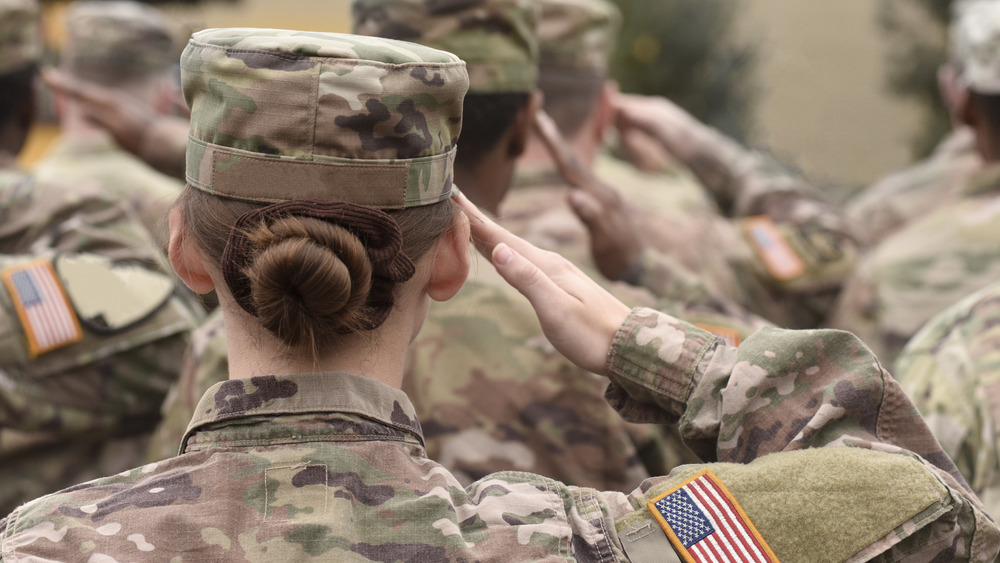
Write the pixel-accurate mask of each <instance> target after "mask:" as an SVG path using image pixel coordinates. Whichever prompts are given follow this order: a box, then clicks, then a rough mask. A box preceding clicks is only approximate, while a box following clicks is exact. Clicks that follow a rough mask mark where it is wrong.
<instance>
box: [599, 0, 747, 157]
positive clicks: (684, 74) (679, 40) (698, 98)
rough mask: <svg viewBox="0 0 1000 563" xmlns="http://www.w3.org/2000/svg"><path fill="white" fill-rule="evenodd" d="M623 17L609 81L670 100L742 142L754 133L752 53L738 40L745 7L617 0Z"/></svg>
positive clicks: (711, 1) (686, 0) (725, 1)
mask: <svg viewBox="0 0 1000 563" xmlns="http://www.w3.org/2000/svg"><path fill="white" fill-rule="evenodd" d="M614 1H615V3H616V4H617V5H618V7H619V8H620V9H621V10H622V15H623V16H624V21H623V26H622V32H621V35H620V37H619V46H618V50H617V52H616V53H615V55H614V58H613V65H612V74H613V76H614V78H615V79H617V80H618V82H619V84H620V86H621V89H622V91H624V92H631V93H638V94H660V95H664V96H667V97H669V98H670V99H672V100H674V101H675V102H676V103H678V104H679V105H680V106H681V107H683V108H685V109H686V110H688V111H689V112H691V113H692V114H694V115H695V116H697V117H698V118H699V119H701V120H702V121H705V122H706V123H708V124H710V125H712V126H714V127H717V128H719V129H721V130H722V131H724V132H726V133H728V134H730V135H731V136H734V137H736V138H739V139H745V138H746V136H747V132H748V131H750V130H751V128H752V127H753V121H752V118H753V106H754V101H755V99H756V95H757V86H756V83H755V78H754V66H755V65H754V63H755V48H754V45H752V44H746V43H739V42H738V41H737V40H736V38H735V33H734V29H735V23H736V21H737V18H738V17H739V15H740V11H741V9H742V4H743V2H742V1H741V0H614Z"/></svg>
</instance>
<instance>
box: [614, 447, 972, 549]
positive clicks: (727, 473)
mask: <svg viewBox="0 0 1000 563" xmlns="http://www.w3.org/2000/svg"><path fill="white" fill-rule="evenodd" d="M705 469H711V471H712V473H713V474H714V475H716V476H717V478H718V479H719V481H721V482H722V483H725V487H726V488H727V489H728V490H729V492H730V493H731V495H732V497H733V499H735V500H736V501H738V505H739V506H740V507H742V508H743V511H744V513H745V515H746V517H747V519H748V520H749V521H751V522H753V525H754V527H755V528H756V529H757V530H758V531H759V534H760V536H761V537H762V538H766V540H767V544H768V545H769V546H770V548H771V550H772V551H773V553H774V554H775V556H776V558H777V559H780V560H782V561H786V562H788V561H844V560H847V559H849V558H850V557H851V556H853V555H854V554H856V553H858V552H861V551H862V550H870V549H873V546H874V548H875V549H876V550H877V551H884V550H885V549H888V548H889V547H891V546H892V545H893V544H895V543H897V542H898V541H900V539H901V538H896V537H895V535H894V534H895V532H896V531H897V530H898V529H900V528H901V527H902V526H904V525H905V526H906V527H907V528H908V529H909V528H912V530H911V533H912V531H915V530H916V529H919V528H922V527H923V526H925V525H927V524H928V523H929V522H931V521H933V520H934V519H935V518H936V516H934V515H940V514H942V513H944V512H946V511H947V510H949V507H950V503H951V502H952V501H951V499H950V495H949V491H948V489H947V488H946V487H945V486H944V485H943V484H942V483H941V482H940V481H939V480H938V478H937V476H936V475H934V473H933V472H931V471H929V470H928V469H927V468H926V467H925V466H924V465H922V464H921V463H920V462H919V461H918V460H916V459H914V458H912V457H910V456H908V455H903V454H891V453H884V452H874V451H871V450H865V449H862V448H849V447H830V448H814V449H808V450H801V451H793V452H781V453H776V454H771V455H767V456H764V457H761V458H759V459H757V460H755V461H753V462H752V463H749V464H746V465H743V464H731V463H713V464H698V465H684V466H681V467H678V468H677V469H675V470H674V471H673V472H672V473H671V474H670V475H669V476H668V477H667V478H665V479H663V480H662V481H660V482H658V483H657V484H656V485H654V486H653V487H651V488H650V489H649V490H648V491H647V492H646V494H645V495H644V501H643V502H646V501H650V500H653V499H657V498H659V497H662V496H663V495H664V493H667V492H669V491H672V490H675V489H676V488H678V486H680V485H681V484H682V483H684V482H685V481H687V480H689V479H691V478H693V477H695V476H696V475H698V474H699V473H700V472H702V471H703V470H705ZM616 528H617V529H618V534H619V538H620V539H621V542H622V545H623V547H624V548H625V551H626V552H627V553H628V554H629V556H630V557H631V558H632V560H633V561H643V562H645V561H664V560H671V559H669V558H668V559H664V555H663V554H664V553H666V552H670V553H671V556H672V557H676V560H677V561H682V560H683V559H682V558H681V556H680V555H674V552H675V550H674V548H673V546H672V544H671V541H670V538H669V537H668V534H667V533H665V532H664V531H662V530H661V528H660V525H659V523H658V522H657V521H656V519H655V518H654V517H653V515H652V514H651V513H650V512H649V510H647V509H646V508H645V507H643V508H642V509H641V510H636V511H635V512H633V513H631V514H629V515H627V516H625V517H623V518H620V519H619V520H618V521H617V522H616ZM651 531H654V532H656V533H655V534H653V533H651ZM902 537H905V536H902ZM633 552H634V553H633ZM644 553H645V554H648V555H649V557H646V558H644V555H643V554H644ZM876 554H877V553H869V555H876Z"/></svg>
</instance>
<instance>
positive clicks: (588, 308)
mask: <svg viewBox="0 0 1000 563" xmlns="http://www.w3.org/2000/svg"><path fill="white" fill-rule="evenodd" d="M455 200H456V202H457V203H458V205H459V206H460V207H461V208H462V210H463V211H464V212H465V213H466V215H468V217H469V224H470V226H471V228H472V234H473V239H474V240H475V241H476V245H477V247H478V249H479V251H480V252H481V253H483V255H484V256H486V257H488V258H490V259H491V261H492V263H493V265H494V267H496V269H497V272H499V273H500V275H501V276H502V277H503V278H504V279H505V280H507V282H508V283H509V284H511V285H512V286H513V287H514V288H515V289H517V290H518V291H519V292H520V293H521V294H522V295H524V296H525V297H527V298H528V301H530V302H531V306H532V307H533V308H534V309H535V314H536V315H537V316H538V320H539V322H540V323H541V326H542V330H543V331H544V332H545V336H546V337H547V338H548V339H549V342H551V343H552V345H553V346H555V347H556V349H557V350H559V351H560V352H562V353H563V354H564V355H565V356H566V357H567V358H569V359H570V360H571V361H573V362H574V363H575V364H577V365H578V366H580V367H582V368H583V369H586V370H589V371H592V372H595V373H601V372H602V371H603V370H604V365H605V361H606V358H607V353H608V349H609V348H610V346H611V341H612V339H613V338H614V335H615V332H616V331H617V330H618V327H619V326H620V325H621V323H622V322H623V321H624V320H625V318H626V317H627V316H628V313H629V308H628V307H626V306H625V305H624V304H622V302H621V301H618V299H617V298H615V297H614V296H613V295H611V294H610V293H608V292H607V291H605V290H604V289H603V288H602V287H601V286H599V285H598V284H597V283H595V282H594V281H593V280H591V279H590V278H589V277H587V276H586V275H585V274H584V273H583V272H581V271H580V270H579V269H578V268H577V267H576V266H574V265H573V264H571V263H570V262H569V261H567V260H566V259H565V258H563V257H562V256H559V255H558V254H555V253H553V252H547V251H544V250H541V249H539V248H537V247H535V246H534V245H532V244H530V243H528V242H527V241H525V240H523V239H521V238H520V237H517V236H515V235H513V234H511V233H510V232H509V231H507V230H506V229H504V228H503V227H501V226H499V225H497V224H496V223H495V222H493V221H492V220H490V218H489V217H487V216H486V215H484V214H483V213H482V212H481V211H479V209H477V208H476V206H475V205H473V204H472V203H471V202H470V201H469V200H468V199H467V198H465V196H462V195H459V196H457V197H456V198H455Z"/></svg>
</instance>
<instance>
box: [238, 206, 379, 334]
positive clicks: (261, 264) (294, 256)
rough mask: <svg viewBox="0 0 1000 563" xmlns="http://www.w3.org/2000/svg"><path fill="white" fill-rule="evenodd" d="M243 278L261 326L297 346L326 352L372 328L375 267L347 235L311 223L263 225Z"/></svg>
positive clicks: (251, 236) (252, 235) (252, 234)
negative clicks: (331, 343) (344, 337)
mask: <svg viewBox="0 0 1000 563" xmlns="http://www.w3.org/2000/svg"><path fill="white" fill-rule="evenodd" d="M246 236H247V239H248V240H249V241H250V242H251V243H252V248H253V250H251V251H250V254H251V256H249V257H248V260H247V264H246V266H244V268H243V273H244V275H246V277H247V279H249V280H250V288H251V299H252V302H253V304H254V306H255V307H256V309H257V316H258V318H260V321H261V324H262V325H263V326H264V327H265V328H267V329H268V330H269V331H271V332H272V333H274V334H275V335H277V336H278V337H279V338H281V340H282V341H284V342H285V343H287V344H289V345H291V346H301V345H311V346H317V345H318V346H322V345H323V343H324V342H325V341H327V340H329V339H330V338H333V337H335V335H336V334H338V333H344V332H349V331H353V330H358V329H360V328H362V327H363V326H365V324H366V320H367V319H366V313H367V311H366V308H365V302H366V301H367V299H368V295H369V292H370V290H371V285H372V265H371V263H370V261H369V259H368V254H367V253H366V251H365V247H364V245H363V244H362V242H361V241H360V240H359V239H358V237H356V236H355V235H354V234H352V233H351V232H350V231H348V230H347V229H344V228H343V227H340V226H337V225H333V224H331V223H328V222H325V221H322V220H319V219H312V218H309V217H297V216H288V217H284V218H280V219H277V220H275V221H273V222H270V223H268V222H261V223H259V224H258V227H257V228H256V229H255V230H250V231H249V232H247V233H246Z"/></svg>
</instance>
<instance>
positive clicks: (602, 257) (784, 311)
mask: <svg viewBox="0 0 1000 563" xmlns="http://www.w3.org/2000/svg"><path fill="white" fill-rule="evenodd" d="M655 101H656V100H651V101H647V102H644V103H649V104H655ZM664 103H666V104H669V102H666V101H665V100H664ZM665 107H668V108H671V107H674V106H672V105H668V106H665ZM677 111H678V112H680V110H677ZM681 115H686V114H683V113H682V112H681ZM688 119H691V120H692V121H693V119H692V118H688ZM656 123H658V122H656ZM695 123H697V122H695ZM535 125H536V130H537V131H538V133H539V137H540V138H541V139H542V140H543V141H544V142H545V145H546V147H547V148H548V150H549V152H550V153H551V155H552V157H553V160H554V161H555V162H556V164H557V166H558V167H559V170H560V173H561V174H562V176H563V178H564V179H565V180H566V182H567V183H568V184H570V185H572V186H574V187H576V188H577V189H576V190H575V191H573V192H571V194H570V204H571V206H572V208H573V210H574V211H575V212H576V214H577V215H578V216H579V217H580V219H581V220H582V221H583V222H584V224H585V225H586V226H587V229H588V230H589V231H590V243H591V251H592V254H593V256H594V260H595V263H596V264H597V266H598V269H599V270H600V272H601V273H602V274H603V275H604V276H606V277H607V278H608V279H612V280H622V281H626V282H628V283H631V284H633V285H640V286H642V287H645V288H647V289H649V290H651V291H653V292H654V293H656V294H657V295H658V296H659V297H661V298H662V299H663V300H664V301H672V302H683V303H689V304H691V305H700V304H710V306H714V305H717V304H724V305H725V308H726V309H729V310H730V311H737V312H738V314H737V316H738V317H740V318H750V317H753V315H751V314H750V313H748V311H750V312H752V313H753V314H756V315H761V316H762V317H765V318H767V319H768V320H769V321H771V322H774V323H776V324H779V325H782V326H789V327H794V328H811V327H814V326H816V325H817V324H818V323H819V322H820V321H821V320H822V319H823V318H824V317H825V316H826V314H827V309H828V308H829V307H830V305H831V303H832V301H833V299H834V298H835V296H836V294H837V293H838V291H839V289H840V283H841V282H842V280H843V279H844V278H845V277H846V276H847V275H848V274H849V273H850V272H851V271H852V268H853V266H854V261H855V258H856V253H855V245H854V242H853V240H852V239H851V238H850V237H849V236H848V235H847V234H846V229H845V227H844V221H843V220H842V218H841V216H840V214H839V213H835V212H834V210H833V208H832V207H831V206H829V205H827V204H825V203H822V202H821V201H819V200H818V199H813V195H810V194H811V192H809V190H808V189H805V188H804V189H805V191H802V192H797V191H795V190H797V189H799V188H798V187H799V186H801V183H800V182H793V181H789V182H782V181H775V182H771V183H770V184H768V185H769V186H770V187H769V188H767V189H769V190H773V191H770V192H768V193H767V194H766V197H761V198H759V199H758V200H757V202H758V203H759V204H760V205H761V206H762V209H759V210H758V211H760V212H762V213H763V214H762V215H758V216H754V217H747V218H743V219H738V220H726V219H724V218H720V217H706V218H705V219H704V220H705V221H710V222H711V223H712V225H713V229H715V230H716V231H718V232H720V233H726V236H725V237H722V238H721V239H720V240H727V239H728V241H729V242H728V243H726V245H727V247H726V248H718V247H716V246H718V245H717V244H716V245H713V244H712V243H711V242H708V241H706V248H705V251H706V252H723V253H725V254H726V255H728V256H730V257H731V258H730V259H729V262H730V263H731V264H732V265H733V266H735V267H738V273H739V275H740V276H741V285H740V287H739V288H738V289H739V294H738V295H736V294H734V295H728V294H726V295H723V294H721V293H719V292H718V291H717V290H715V289H713V288H711V287H709V286H708V284H706V283H705V282H704V280H702V279H700V278H698V277H697V276H695V275H693V274H691V273H690V271H689V270H688V269H687V268H684V267H683V266H682V265H680V264H678V263H676V262H675V261H673V260H671V259H670V257H668V256H663V255H662V254H660V253H657V252H655V251H654V250H653V249H652V245H651V244H649V242H650V241H648V240H646V237H648V236H649V235H648V234H647V233H642V232H639V227H638V225H637V223H636V221H635V217H634V212H633V210H631V209H628V208H627V207H626V205H625V204H624V202H623V200H622V198H621V196H620V195H619V194H618V193H617V191H616V190H615V188H613V187H611V186H608V185H607V184H605V183H603V182H602V181H601V180H600V179H598V178H597V177H596V176H595V175H594V174H593V173H592V172H591V171H589V170H587V169H586V168H584V167H583V166H582V165H581V164H580V162H579V160H577V159H576V158H575V157H574V155H573V154H572V152H571V151H570V150H569V149H568V147H567V146H566V144H565V142H564V141H563V140H562V138H561V136H560V135H559V133H558V130H557V129H556V128H555V126H554V124H552V123H551V120H549V119H547V117H546V116H545V115H544V114H539V116H538V117H537V119H536V123H535ZM699 127H700V129H706V130H707V128H705V127H704V126H700V125H699ZM789 178H790V177H789ZM786 187H787V188H789V189H790V190H792V191H787V192H786V191H783V190H784V189H785V188H786ZM772 213H773V214H774V215H771V214H772ZM720 236H721V235H720ZM697 242H700V241H697ZM697 242H695V243H696V244H697Z"/></svg>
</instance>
